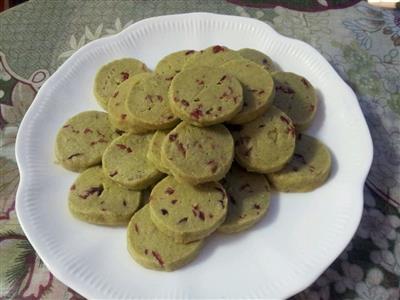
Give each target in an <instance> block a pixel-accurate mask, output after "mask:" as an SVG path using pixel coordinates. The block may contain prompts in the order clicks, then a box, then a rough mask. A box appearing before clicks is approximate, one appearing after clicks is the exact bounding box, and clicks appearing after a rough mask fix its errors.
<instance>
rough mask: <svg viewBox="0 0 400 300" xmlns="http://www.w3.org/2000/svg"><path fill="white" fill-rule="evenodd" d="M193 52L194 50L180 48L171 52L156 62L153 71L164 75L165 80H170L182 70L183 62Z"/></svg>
mask: <svg viewBox="0 0 400 300" xmlns="http://www.w3.org/2000/svg"><path fill="white" fill-rule="evenodd" d="M195 53H196V51H194V50H182V51H178V52H174V53H171V54H169V55H167V56H165V57H164V58H163V59H161V60H160V61H159V62H158V64H157V66H156V69H155V70H154V71H155V72H156V73H157V74H160V75H162V76H163V77H165V79H166V80H169V81H171V80H172V79H173V78H174V77H175V75H176V74H178V73H179V72H180V71H182V68H183V65H184V64H185V62H186V61H187V60H188V59H189V58H190V57H191V56H192V55H193V54H195Z"/></svg>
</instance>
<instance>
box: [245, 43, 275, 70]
mask: <svg viewBox="0 0 400 300" xmlns="http://www.w3.org/2000/svg"><path fill="white" fill-rule="evenodd" d="M238 53H239V54H240V55H241V56H242V57H243V58H246V59H249V60H251V61H254V62H255V63H257V64H259V65H261V66H263V67H264V69H266V70H267V71H269V72H271V71H273V70H274V63H273V62H272V59H271V58H270V57H269V56H268V55H266V54H264V53H262V52H260V51H257V50H255V49H250V48H243V49H240V50H238Z"/></svg>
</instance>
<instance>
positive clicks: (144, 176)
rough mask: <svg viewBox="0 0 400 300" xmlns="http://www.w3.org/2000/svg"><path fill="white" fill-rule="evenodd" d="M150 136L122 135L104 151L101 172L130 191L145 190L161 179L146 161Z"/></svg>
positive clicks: (160, 174) (160, 175)
mask: <svg viewBox="0 0 400 300" xmlns="http://www.w3.org/2000/svg"><path fill="white" fill-rule="evenodd" d="M151 137H152V134H143V135H136V134H132V133H128V134H124V135H122V136H120V137H118V138H117V139H115V140H114V141H113V142H112V143H111V144H110V145H109V146H108V147H107V149H106V150H105V151H104V154H103V160H102V161H103V170H104V174H105V175H106V176H108V177H109V178H110V179H111V180H113V181H115V182H117V183H119V184H121V185H122V186H125V187H128V188H131V189H137V190H140V189H145V188H147V187H148V186H150V185H151V184H153V183H155V182H156V181H157V180H159V179H160V178H161V177H162V173H160V172H159V171H158V170H157V169H156V167H155V166H154V165H153V164H152V163H151V162H150V161H148V160H147V158H146V154H147V150H148V148H149V144H150V139H151Z"/></svg>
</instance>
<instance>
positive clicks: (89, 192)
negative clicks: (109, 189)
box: [79, 184, 104, 199]
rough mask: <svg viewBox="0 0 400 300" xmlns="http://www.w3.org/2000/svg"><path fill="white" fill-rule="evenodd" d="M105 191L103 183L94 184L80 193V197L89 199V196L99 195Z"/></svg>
mask: <svg viewBox="0 0 400 300" xmlns="http://www.w3.org/2000/svg"><path fill="white" fill-rule="evenodd" d="M103 191H104V187H103V185H102V184H100V185H99V186H93V187H91V188H89V189H87V190H86V191H84V192H83V194H80V195H79V197H80V198H82V199H87V198H88V197H89V196H91V195H94V194H97V197H99V196H100V195H101V194H102V193H103Z"/></svg>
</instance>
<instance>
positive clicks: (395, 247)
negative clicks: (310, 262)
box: [0, 0, 400, 300]
mask: <svg viewBox="0 0 400 300" xmlns="http://www.w3.org/2000/svg"><path fill="white" fill-rule="evenodd" d="M231 2H235V3H238V2H251V1H231ZM272 2H277V1H272ZM285 2H287V3H289V1H285ZM299 2H301V1H293V3H299ZM314 2H315V1H314ZM317 2H318V3H319V4H320V5H322V6H324V4H327V5H328V7H329V5H332V3H333V2H334V1H323V0H322V1H321V0H319V1H317ZM337 2H339V1H337ZM342 2H344V1H342ZM348 2H349V1H348ZM350 2H351V1H350ZM353 2H357V1H353ZM242 4H243V3H242ZM325 6H326V5H325ZM269 7H270V6H268V8H265V7H264V6H260V7H248V6H239V5H237V4H234V3H230V2H227V1H212V0H210V1H196V0H190V1H181V0H173V1H155V0H154V1H113V0H110V1H95V0H93V1H73V0H72V1H63V0H40V1H39V0H32V1H29V2H27V3H25V4H22V5H19V6H17V7H15V8H13V9H11V10H7V11H5V12H4V13H2V14H0V28H1V35H0V175H1V177H0V266H1V267H0V299H27V298H29V299H79V298H81V297H80V296H79V295H78V294H76V293H75V292H74V291H72V290H71V289H69V288H68V287H66V286H65V285H63V284H62V283H61V282H59V281H58V280H57V279H56V278H55V277H54V276H53V275H52V274H50V273H49V272H48V271H47V269H46V267H45V266H44V265H43V263H42V262H41V261H40V259H39V258H38V256H37V255H36V253H35V251H34V250H33V249H32V247H31V245H30V244H29V242H28V241H27V239H26V237H25V236H24V233H23V232H22V230H21V228H20V226H19V225H18V221H17V219H16V215H15V202H14V201H15V192H16V188H17V186H18V181H19V175H18V169H17V165H16V162H15V155H14V146H15V136H16V133H17V131H18V126H19V124H20V122H21V120H22V118H23V116H24V114H25V113H26V111H27V109H28V107H29V105H30V104H31V103H32V101H33V99H34V97H35V95H36V93H37V91H38V89H39V88H40V86H41V85H42V83H43V82H44V81H45V80H46V79H47V78H48V77H49V74H52V73H53V72H54V71H55V70H56V69H57V68H58V66H60V64H62V62H63V61H64V60H65V59H66V58H68V57H69V56H70V55H72V54H73V53H74V52H75V51H76V50H78V49H79V48H80V47H82V46H83V45H85V44H87V43H89V42H90V41H92V40H94V39H97V38H101V37H104V36H107V35H110V34H115V33H117V32H119V31H121V30H122V29H124V28H125V27H127V26H129V25H130V24H132V23H133V22H136V21H138V20H141V19H144V18H147V17H151V16H157V15H164V14H173V13H185V12H193V11H208V12H215V13H223V14H231V15H242V16H248V17H252V18H257V19H259V20H261V21H263V22H266V23H268V24H269V25H271V26H272V27H274V28H275V29H276V30H277V31H278V32H280V33H282V34H284V35H287V36H290V37H294V38H297V39H300V40H303V41H305V42H307V43H309V44H311V45H312V46H314V47H315V48H317V49H318V50H319V51H320V52H321V53H322V55H323V56H325V58H326V59H327V60H328V61H329V62H330V63H331V64H332V65H333V67H334V68H335V69H336V70H337V72H338V73H339V74H340V75H341V76H342V78H343V79H344V80H346V81H347V82H348V83H349V85H350V86H351V87H352V88H353V89H354V91H355V92H356V94H357V95H358V99H359V102H360V104H361V106H362V110H363V112H364V114H365V117H366V119H367V122H368V125H369V128H370V131H371V134H372V138H373V142H374V161H373V165H372V169H371V171H370V174H369V176H368V179H367V182H366V186H365V190H364V197H365V206H364V214H363V218H362V221H361V225H360V227H359V229H358V231H357V233H356V235H355V236H354V238H353V240H352V241H351V243H350V244H349V246H348V247H347V248H346V250H345V251H344V252H343V253H342V254H341V256H340V257H339V258H338V259H337V260H336V261H335V262H334V263H333V264H332V265H331V267H330V268H329V269H328V270H326V272H325V273H324V274H323V275H322V276H321V277H320V278H319V279H318V280H317V281H316V282H315V283H314V284H313V285H312V286H311V287H310V288H308V289H307V290H306V291H303V292H302V293H300V294H298V295H296V296H295V297H294V298H295V299H307V300H308V299H363V300H367V299H368V300H375V299H379V300H397V299H399V297H400V291H399V286H400V280H399V278H400V217H399V216H400V188H399V187H400V129H399V128H400V121H399V120H400V80H399V78H400V53H399V52H400V47H399V46H400V12H399V11H392V10H380V9H376V8H371V7H370V6H368V5H367V4H366V3H365V2H359V3H357V4H356V5H354V6H351V7H350V8H347V9H337V10H326V11H323V12H312V13H310V12H300V11H296V10H290V9H286V8H283V7H280V6H276V7H274V8H269ZM291 7H295V6H294V5H292V6H291ZM297 8H299V9H300V7H297ZM303 10H304V9H303ZM349 197H351V195H349Z"/></svg>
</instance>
